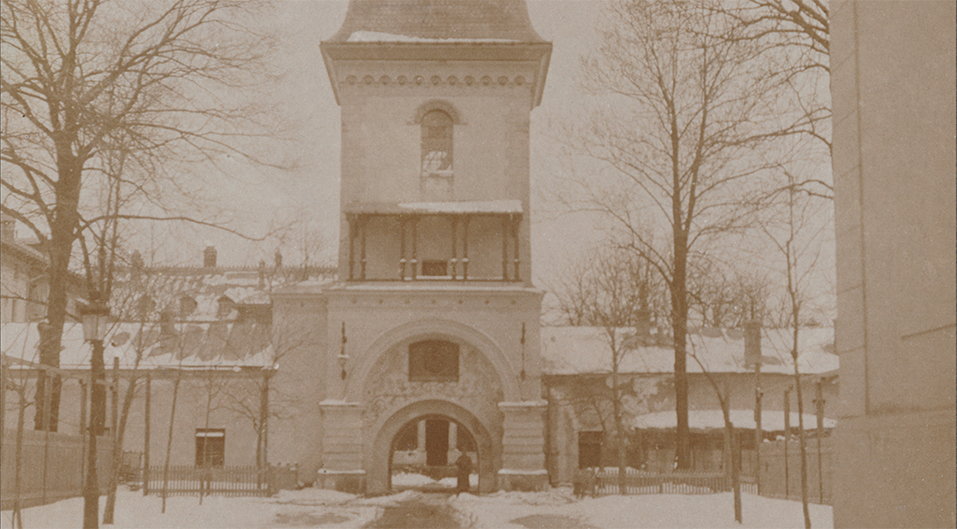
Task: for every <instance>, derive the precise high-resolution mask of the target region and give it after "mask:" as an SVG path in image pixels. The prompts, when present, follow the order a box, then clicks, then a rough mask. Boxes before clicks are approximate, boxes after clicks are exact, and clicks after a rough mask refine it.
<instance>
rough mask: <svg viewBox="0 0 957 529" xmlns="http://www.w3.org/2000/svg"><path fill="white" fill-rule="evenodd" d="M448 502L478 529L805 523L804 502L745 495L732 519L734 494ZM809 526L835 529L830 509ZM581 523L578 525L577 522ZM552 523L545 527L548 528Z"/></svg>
mask: <svg viewBox="0 0 957 529" xmlns="http://www.w3.org/2000/svg"><path fill="white" fill-rule="evenodd" d="M449 501H450V503H451V504H452V505H453V506H454V507H455V508H456V509H458V510H460V511H462V512H463V513H464V514H465V515H466V517H468V518H470V519H471V520H472V522H473V526H474V527H475V528H476V529H525V528H526V527H528V526H527V525H522V524H521V521H519V522H518V523H516V520H520V519H522V518H533V519H537V520H538V521H539V522H540V523H543V524H548V523H549V520H551V521H552V522H553V523H552V525H553V526H555V527H559V526H560V527H568V528H575V527H578V528H581V529H586V528H590V527H591V528H625V527H635V528H647V527H668V528H671V527H708V528H715V529H717V528H722V527H775V528H778V527H780V528H785V527H804V517H803V514H802V513H801V504H800V502H793V501H786V500H775V499H770V498H763V497H759V496H752V495H750V494H742V518H743V524H741V525H738V524H737V523H736V522H735V521H734V505H733V495H732V494H731V493H730V492H728V493H721V494H693V495H691V494H689V495H682V494H647V495H638V496H602V497H598V498H584V499H577V498H575V496H573V495H572V493H571V489H567V488H560V489H552V490H550V491H548V492H542V493H528V492H497V493H495V494H490V495H488V496H473V495H471V494H462V495H459V496H457V497H452V498H450V499H449ZM810 512H811V526H812V527H814V528H816V529H817V528H820V529H824V528H830V527H833V520H832V515H831V507H830V506H826V505H813V504H812V505H811V506H810ZM575 522H577V524H576V523H575ZM547 526H549V525H542V527H547Z"/></svg>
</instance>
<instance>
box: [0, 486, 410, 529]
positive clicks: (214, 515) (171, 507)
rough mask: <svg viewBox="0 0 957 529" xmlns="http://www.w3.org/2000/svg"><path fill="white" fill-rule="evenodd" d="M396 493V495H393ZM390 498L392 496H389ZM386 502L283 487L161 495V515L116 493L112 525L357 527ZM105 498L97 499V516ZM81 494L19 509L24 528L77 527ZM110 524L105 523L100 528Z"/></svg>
mask: <svg viewBox="0 0 957 529" xmlns="http://www.w3.org/2000/svg"><path fill="white" fill-rule="evenodd" d="M396 496H400V495H396ZM393 498H394V497H393ZM402 499H409V498H408V495H406V496H404V497H402V498H401V499H400V500H395V499H393V501H392V502H391V503H390V502H389V501H388V497H386V498H374V499H365V498H359V497H357V496H355V495H352V494H344V493H341V492H335V491H330V490H321V489H304V490H301V491H283V492H281V493H280V494H277V495H276V496H275V497H272V498H257V497H238V498H237V497H232V498H224V497H218V496H209V497H205V498H203V504H202V505H200V504H199V497H198V496H175V497H170V498H167V499H166V513H165V514H163V513H161V512H160V509H161V505H162V500H161V499H160V498H159V497H158V496H147V497H144V496H143V494H142V493H141V492H131V491H129V490H124V489H120V490H119V491H117V497H116V512H115V517H114V522H115V523H114V525H113V526H112V527H114V528H115V529H147V528H150V529H152V528H156V529H192V528H195V529H207V528H208V529H221V528H222V529H227V528H228V529H235V528H238V527H249V528H252V527H261V528H271V527H276V528H278V527H290V526H299V527H303V526H305V527H333V528H336V529H358V528H360V527H362V526H364V525H366V524H367V523H369V522H371V521H372V520H375V519H376V518H377V517H378V516H379V515H380V514H381V512H382V507H384V506H388V505H391V504H394V503H397V502H398V501H401V500H402ZM105 503H106V497H101V498H100V516H101V519H102V512H103V506H104V505H105ZM12 512H13V511H3V513H2V516H0V527H2V528H3V529H7V528H12V527H13V523H12ZM82 521H83V498H71V499H69V500H64V501H60V502H57V503H53V504H50V505H44V506H41V507H31V508H29V509H24V510H23V526H24V527H26V528H43V529H58V528H70V529H74V528H76V527H79V526H81V525H82ZM104 527H110V526H104Z"/></svg>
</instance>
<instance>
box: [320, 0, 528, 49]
mask: <svg viewBox="0 0 957 529" xmlns="http://www.w3.org/2000/svg"><path fill="white" fill-rule="evenodd" d="M329 41H330V42H423V41H425V42H428V41H441V42H456V41H458V42H467V41H474V42H535V43H539V42H544V40H543V39H542V37H541V36H539V34H538V33H537V32H536V31H535V29H534V28H532V23H531V20H530V19H529V17H528V6H526V4H525V0H350V1H349V7H348V8H347V10H346V17H345V20H344V21H343V23H342V27H340V29H339V31H338V32H337V33H336V34H335V35H333V37H332V38H331V39H329Z"/></svg>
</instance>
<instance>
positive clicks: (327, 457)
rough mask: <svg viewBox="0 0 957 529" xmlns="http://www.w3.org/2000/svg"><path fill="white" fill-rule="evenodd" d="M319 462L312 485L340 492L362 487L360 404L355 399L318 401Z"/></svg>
mask: <svg viewBox="0 0 957 529" xmlns="http://www.w3.org/2000/svg"><path fill="white" fill-rule="evenodd" d="M319 407H320V408H321V409H322V426H323V427H322V448H323V462H322V463H323V466H322V468H321V469H319V472H318V476H317V478H316V486H317V487H319V488H324V489H335V490H339V491H343V492H351V493H358V492H364V491H365V470H364V469H363V466H362V448H363V445H362V408H363V406H362V405H361V404H359V403H352V402H342V401H328V400H326V401H322V402H320V403H319Z"/></svg>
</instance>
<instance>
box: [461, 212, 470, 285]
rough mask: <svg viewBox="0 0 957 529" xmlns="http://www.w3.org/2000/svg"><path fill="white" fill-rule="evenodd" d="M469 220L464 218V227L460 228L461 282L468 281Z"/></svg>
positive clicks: (466, 217) (467, 217)
mask: <svg viewBox="0 0 957 529" xmlns="http://www.w3.org/2000/svg"><path fill="white" fill-rule="evenodd" d="M469 220H470V217H469V216H468V215H466V216H465V225H464V226H463V227H462V281H468V278H469Z"/></svg>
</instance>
